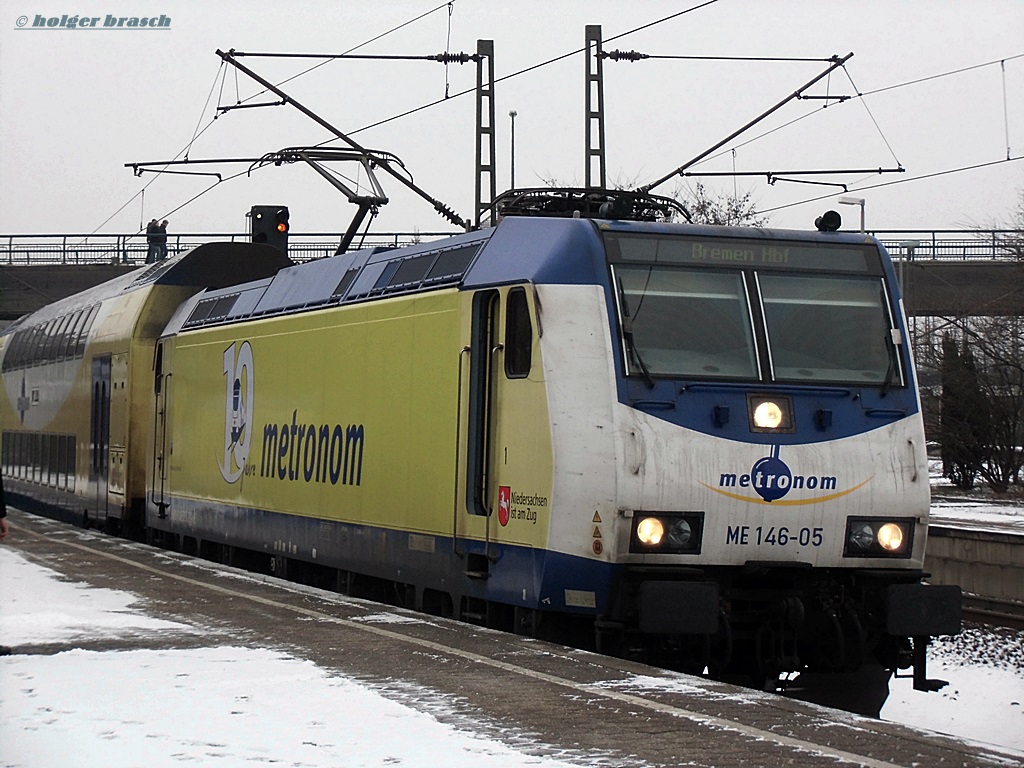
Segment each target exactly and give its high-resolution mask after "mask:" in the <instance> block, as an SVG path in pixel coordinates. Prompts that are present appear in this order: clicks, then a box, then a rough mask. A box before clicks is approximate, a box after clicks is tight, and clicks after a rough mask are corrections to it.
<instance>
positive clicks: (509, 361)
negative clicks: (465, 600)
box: [460, 286, 533, 578]
mask: <svg viewBox="0 0 1024 768" xmlns="http://www.w3.org/2000/svg"><path fill="white" fill-rule="evenodd" d="M472 334H473V335H472V340H471V343H470V352H469V357H470V365H469V409H468V410H469V413H468V419H467V433H468V434H467V440H466V446H467V452H466V458H467V462H466V475H467V476H466V512H467V513H468V516H469V517H470V518H472V517H473V516H476V517H478V518H479V517H482V518H484V519H485V524H484V526H483V534H484V541H483V542H482V543H481V542H479V541H476V542H474V543H472V544H469V543H467V547H469V549H468V550H467V554H468V561H469V564H470V567H469V571H470V573H471V575H476V576H479V577H481V578H483V577H486V575H487V574H488V573H489V571H490V569H491V568H493V563H494V561H495V557H496V555H497V550H496V548H495V543H496V542H497V541H499V540H501V539H502V538H504V537H503V534H502V532H503V531H507V530H508V529H506V526H507V524H508V522H509V513H510V509H511V488H512V486H513V482H514V478H516V477H517V476H518V477H521V476H522V472H523V467H522V464H523V463H524V461H525V459H526V457H525V456H524V452H522V451H518V450H515V449H514V448H513V449H512V450H510V447H509V445H510V443H515V442H518V441H517V440H516V439H513V435H515V434H516V433H517V432H520V433H521V431H522V430H521V429H520V426H521V424H522V419H523V417H524V416H526V414H524V413H523V412H522V411H521V409H520V408H518V407H517V404H519V403H522V402H524V397H523V393H524V392H525V387H527V386H528V384H527V381H526V378H527V376H528V375H529V372H530V364H531V354H532V341H533V332H532V323H531V319H530V310H529V301H528V299H527V287H523V286H513V287H512V288H510V289H508V290H507V292H504V295H503V292H500V291H498V290H489V291H481V292H479V293H478V294H477V295H476V297H475V298H474V302H473V327H472ZM517 425H520V426H517ZM479 527H480V526H479V525H473V523H472V519H469V520H465V521H464V525H463V526H460V528H462V530H463V533H468V532H469V531H470V530H473V531H474V532H475V531H476V530H478V529H479ZM478 535H479V534H476V536H478Z"/></svg>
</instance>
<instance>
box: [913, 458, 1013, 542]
mask: <svg viewBox="0 0 1024 768" xmlns="http://www.w3.org/2000/svg"><path fill="white" fill-rule="evenodd" d="M928 474H929V477H930V479H931V489H932V503H931V518H932V521H933V522H936V523H940V524H942V525H968V526H970V527H971V528H974V529H977V530H988V531H997V532H1002V533H1016V534H1024V506H1022V504H1021V500H1020V499H1016V500H998V499H993V498H989V496H990V494H988V492H987V490H986V488H985V484H984V482H983V481H980V480H979V481H978V483H977V485H976V487H975V490H974V491H972V492H969V493H968V492H964V491H961V490H958V489H956V488H954V487H953V486H952V485H951V484H950V483H949V481H948V480H947V479H946V478H944V477H942V461H941V460H939V459H929V460H928Z"/></svg>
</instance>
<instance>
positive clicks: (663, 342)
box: [605, 233, 903, 386]
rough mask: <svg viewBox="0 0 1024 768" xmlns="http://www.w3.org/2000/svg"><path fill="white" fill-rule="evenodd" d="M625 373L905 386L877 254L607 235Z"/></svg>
mask: <svg viewBox="0 0 1024 768" xmlns="http://www.w3.org/2000/svg"><path fill="white" fill-rule="evenodd" d="M605 240H606V245H607V248H608V259H609V263H610V265H611V271H612V276H613V279H614V282H615V294H616V300H617V303H618V314H619V319H620V324H621V331H622V343H623V353H624V357H625V359H626V361H627V363H626V364H627V368H628V373H630V374H635V375H641V376H644V377H654V376H671V377H699V378H712V379H730V380H745V381H752V380H753V381H796V382H800V381H803V382H830V383H839V384H867V385H871V384H876V385H880V386H890V385H893V384H899V383H901V382H902V380H903V378H902V373H901V368H900V365H899V360H898V357H897V352H896V348H895V345H894V344H893V336H892V332H891V329H892V328H893V321H892V316H891V313H890V312H889V301H888V294H887V292H886V286H885V280H884V275H883V272H882V268H881V262H880V256H879V252H878V250H877V248H872V247H871V246H868V245H865V246H863V247H862V246H851V245H848V244H839V243H835V244H833V243H809V242H805V243H795V242H782V241H754V240H734V239H724V238H700V239H698V238H681V237H664V236H658V237H656V236H649V235H645V236H638V235H632V234H630V235H625V234H622V233H606V237H605Z"/></svg>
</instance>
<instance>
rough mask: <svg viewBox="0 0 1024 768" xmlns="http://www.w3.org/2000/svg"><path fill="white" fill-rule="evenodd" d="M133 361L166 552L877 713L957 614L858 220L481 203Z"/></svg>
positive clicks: (212, 308) (917, 419)
mask: <svg viewBox="0 0 1024 768" xmlns="http://www.w3.org/2000/svg"><path fill="white" fill-rule="evenodd" d="M608 213H609V212H608V211H605V214H608ZM139 332H140V329H139V326H138V325H136V326H133V328H132V329H131V330H130V331H129V330H128V329H126V333H129V334H132V333H135V334H137V333H139ZM9 337H10V334H8V335H7V337H6V338H8V339H9ZM89 343H92V341H91V340H90V342H89ZM9 349H10V344H9V343H6V344H5V345H4V347H3V354H4V355H5V357H6V355H7V354H9V352H8V350H9ZM97 349H101V348H100V347H97ZM147 352H148V350H143V351H142V352H141V354H143V355H145V354H146V353H147ZM88 354H89V353H88V344H87V345H86V353H85V357H86V358H88ZM145 363H146V365H148V366H149V370H150V371H151V373H152V378H151V381H150V383H149V386H148V387H139V388H138V390H137V391H135V392H134V393H133V397H134V396H137V407H135V408H133V409H132V410H131V412H130V415H129V418H134V419H138V420H139V421H140V422H144V423H145V430H146V435H147V438H146V440H145V450H146V456H145V458H144V459H143V461H144V467H143V469H142V470H141V471H143V472H144V474H145V477H146V490H145V494H144V496H142V497H141V498H136V499H133V500H131V501H132V503H135V504H136V506H137V508H139V509H142V510H144V512H143V515H144V520H143V522H142V527H143V528H144V530H145V531H146V532H147V535H148V536H149V537H150V538H152V539H153V540H155V541H158V542H161V543H164V544H166V545H169V546H174V547H177V548H181V549H184V550H186V551H195V552H199V553H202V554H207V555H216V556H220V557H223V558H225V559H228V560H231V561H234V562H244V563H246V564H252V565H255V566H256V567H265V566H266V565H267V564H272V565H273V567H274V569H275V572H278V573H284V574H286V575H289V576H291V577H295V578H300V579H304V580H311V581H317V583H328V584H330V585H331V586H339V587H341V588H344V589H348V590H349V591H353V592H361V593H364V594H370V595H372V596H376V597H380V598H383V599H390V600H393V601H395V602H399V603H401V604H404V605H408V606H410V607H415V608H418V609H421V610H426V611H431V612H435V613H440V614H445V615H452V616H456V617H458V618H462V619H466V620H471V621H477V622H480V623H487V624H490V625H493V626H497V627H502V628H506V629H511V630H514V631H518V632H524V633H532V634H538V635H541V636H546V637H552V638H555V639H559V640H569V641H571V642H581V643H584V644H592V645H593V646H595V647H596V648H597V649H598V650H601V651H604V652H609V653H617V654H623V655H629V656H635V657H638V658H643V659H645V660H649V661H653V662H656V663H659V664H664V665H668V666H672V667H675V668H679V669H684V670H689V671H693V672H698V673H699V672H703V671H705V670H708V671H709V672H710V673H712V674H714V675H716V676H719V677H723V678H730V679H740V680H745V681H748V682H749V681H755V682H756V683H757V684H759V685H761V684H767V685H771V684H773V682H774V681H776V680H778V679H779V678H780V676H783V677H784V676H787V675H789V673H801V674H802V675H803V676H804V679H805V680H806V679H814V678H822V679H825V680H830V681H838V682H831V683H825V684H824V688H825V689H828V688H830V687H831V689H833V690H838V691H839V694H840V696H839V698H838V701H839V703H842V704H844V705H847V706H850V705H852V706H853V707H854V708H857V709H861V710H863V711H869V712H874V713H877V711H878V708H879V707H880V705H881V702H882V701H884V696H885V692H886V691H887V684H888V677H889V674H890V673H891V672H894V671H895V670H897V669H899V668H907V667H911V666H912V667H913V669H914V677H915V684H917V685H918V686H919V687H928V686H929V685H931V684H932V682H933V681H928V680H927V679H926V675H925V658H924V648H925V646H926V644H927V641H928V637H929V636H931V635H935V634H947V633H953V632H956V631H958V629H959V590H958V589H956V588H947V587H937V586H928V585H926V584H924V581H923V580H924V578H925V576H926V574H924V573H923V571H922V567H923V561H924V552H925V544H926V537H927V524H928V509H929V488H928V474H927V469H926V454H925V442H924V431H923V425H922V419H921V412H920V403H919V399H918V395H917V390H916V381H915V374H914V368H913V362H912V359H911V354H910V349H909V343H908V338H907V335H906V325H905V319H904V316H903V312H902V305H901V301H900V297H899V290H898V286H897V283H896V280H895V276H894V274H893V270H892V266H891V263H890V261H889V259H888V257H887V255H886V253H885V250H884V249H883V248H882V247H881V245H880V244H879V243H878V242H877V241H876V240H874V239H873V238H871V237H868V236H865V235H861V234H856V235H855V234H847V233H839V232H802V231H800V232H798V231H785V230H770V229H759V228H728V227H703V226H691V225H682V224H667V223H656V222H651V221H631V220H616V219H611V218H598V219H591V218H586V217H582V218H570V217H559V216H549V217H529V216H516V215H507V216H505V218H503V219H502V220H501V221H500V222H499V223H498V224H497V226H495V227H492V228H488V229H484V230H481V231H476V232H470V233H467V234H464V235H457V236H455V237H452V238H450V239H447V240H442V241H438V242H432V243H423V244H418V245H414V246H411V247H407V248H400V249H391V250H379V249H377V250H368V251H357V252H350V253H344V254H340V255H338V256H335V257H333V258H330V259H323V260H319V261H315V262H310V263H307V264H301V265H295V266H285V267H284V268H282V269H280V271H277V272H276V274H274V275H273V276H265V275H264V276H259V277H258V278H255V279H252V280H250V281H249V282H243V283H240V284H237V285H230V286H223V287H220V288H215V289H208V290H206V291H203V292H200V293H197V294H196V295H194V296H192V297H191V298H188V299H186V300H185V301H183V302H182V303H181V304H180V306H178V307H177V309H176V310H175V311H174V313H173V316H172V317H171V319H170V321H169V322H168V323H167V325H166V327H165V328H164V329H163V331H162V332H161V333H159V334H158V338H155V339H154V342H153V347H152V355H150V356H149V357H148V358H147V359H146V360H145ZM7 368H8V367H7V365H6V363H5V364H4V378H5V384H7V386H6V389H7V391H8V398H7V402H4V403H3V406H2V407H3V409H4V410H3V412H2V415H3V419H4V454H3V455H4V462H5V467H6V466H7V465H8V464H9V463H10V464H12V465H13V466H14V467H15V468H17V467H23V466H25V465H26V464H28V463H31V457H28V458H26V455H25V454H24V453H23V450H22V448H23V443H24V442H25V441H24V440H23V439H21V438H19V437H17V433H18V432H19V427H18V423H17V416H16V414H17V413H18V412H17V410H16V409H15V407H14V406H15V401H16V399H12V393H14V394H16V392H17V386H16V384H12V383H11V382H12V381H13V380H12V379H9V376H8V370H7ZM12 387H13V389H12ZM87 391H88V390H87V389H82V388H80V387H79V388H73V389H72V390H71V393H70V395H69V397H75V396H76V395H75V393H78V394H77V397H78V398H79V399H80V400H82V401H83V402H84V398H85V394H84V393H85V392H87ZM81 404H82V403H81V402H80V403H79V404H78V405H79V406H81ZM64 407H68V408H73V407H74V404H71V403H68V404H66V405H65V406H64ZM51 410H53V411H54V412H55V413H56V412H58V411H59V410H60V409H59V408H57V407H56V405H55V406H54V407H53V408H52V409H51ZM41 428H43V429H54V428H55V426H54V425H52V424H49V423H48V424H47V425H42V426H41ZM9 433H14V434H15V436H14V438H13V441H12V438H11V437H9ZM77 440H78V442H79V445H80V446H81V448H80V450H82V451H84V450H85V446H86V445H87V444H88V443H87V436H86V435H84V434H80V435H78V437H77ZM9 444H12V445H14V446H15V447H14V448H11V449H10V450H9V449H8V445H9ZM15 476H16V477H18V478H19V480H20V481H21V482H19V483H12V486H14V490H16V491H17V492H20V493H25V494H28V495H31V494H32V493H33V491H34V490H35V489H36V487H37V486H38V485H39V483H38V481H37V480H36V475H34V474H33V473H32V472H28V473H26V472H24V471H21V472H18V471H17V470H16V471H15ZM137 493H142V492H141V491H137ZM128 503H129V502H128V501H127V500H126V504H128ZM261 564H262V565H261ZM855 688H862V689H864V690H865V691H866V692H867V693H866V695H867V699H865V701H866V702H867V703H861V702H854V701H852V698H851V697H853V696H854V695H855V694H854V693H853V691H854V689H855ZM819 690H821V688H819Z"/></svg>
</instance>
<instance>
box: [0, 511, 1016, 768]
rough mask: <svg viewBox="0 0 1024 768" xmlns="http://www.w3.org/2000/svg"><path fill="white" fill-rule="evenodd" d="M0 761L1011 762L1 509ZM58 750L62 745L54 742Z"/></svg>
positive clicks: (976, 746)
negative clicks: (5, 649) (3, 649)
mask: <svg viewBox="0 0 1024 768" xmlns="http://www.w3.org/2000/svg"><path fill="white" fill-rule="evenodd" d="M11 527H12V536H11V538H10V539H9V540H8V542H7V543H5V544H4V545H3V546H2V547H0V568H2V575H0V643H3V644H4V645H10V646H13V650H14V655H11V656H5V657H0V681H2V684H0V710H2V711H3V712H4V716H3V718H2V720H0V763H2V764H3V765H8V766H34V765H46V764H55V763H54V762H53V760H58V759H60V758H61V757H64V758H69V756H73V758H74V759H73V760H72V762H73V763H74V764H75V765H78V766H92V765H96V766H100V765H104V766H105V765H115V764H116V765H135V764H140V765H141V764H146V765H148V766H163V765H168V766H169V765H177V764H180V762H181V761H182V760H190V761H198V762H199V763H200V764H204V765H214V766H216V765H225V766H227V765H232V766H234V765H244V764H257V763H258V764H264V763H281V764H284V765H301V766H336V765H394V764H405V765H417V766H428V767H429V766H434V765H438V766H440V765H445V766H462V765H466V766H474V768H491V766H502V767H503V768H504V766H517V765H540V766H569V765H589V766H613V765H614V766H646V765H699V766H716V767H724V766H744V768H748V767H749V766H763V767H765V768H767V767H769V766H783V765H785V766H829V768H834V766H836V765H862V766H872V767H877V768H881V767H883V766H920V765H927V766H954V765H955V766H1007V765H1020V764H1022V763H1024V753H1021V752H1015V751H1011V750H1001V749H999V748H996V747H992V746H989V745H985V744H981V743H975V742H969V741H965V740H962V739H956V738H953V737H949V736H944V735H940V734H936V733H931V732H926V731H921V730H915V729H912V728H909V727H906V726H902V725H898V724H895V723H891V722H883V721H876V720H869V719H865V718H860V717H857V716H854V715H850V714H848V713H845V712H839V711H835V710H829V709H826V708H823V707H817V706H814V705H810V704H805V703H801V702H798V701H793V700H790V699H786V698H782V697H779V696H775V695H771V694H765V693H758V692H753V691H749V690H745V689H740V688H735V687H731V686H727V685H723V684H719V683H712V682H708V681H705V680H701V679H698V678H693V677H687V676H684V675H678V674H674V673H667V672H664V671H662V670H657V669H654V668H651V667H647V666H644V665H641V664H637V663H632V662H628V661H622V660H616V659H610V658H606V657H602V656H597V655H594V654H590V653H586V652H583V651H579V650H572V649H566V648H562V647H559V646H554V645H550V644H546V643H542V642H538V641H535V640H531V639H527V638H523V637H518V636H515V635H509V634H501V633H497V632H492V631H489V630H484V629H480V628H478V627H474V626H470V625H466V624H460V623H457V622H453V621H449V620H445V619H440V618H435V617H431V616H425V615H421V614H415V613H411V612H408V611H403V610H399V609H394V608H389V607H384V606H381V605H379V604H375V603H370V602H367V601H362V600H357V599H353V598H348V597H343V596H338V595H334V594H331V593H327V592H323V591H320V590H315V589H311V588H307V587H302V586H298V585H295V584H290V583H287V582H283V581H279V580H276V579H272V578H266V577H261V576H255V575H252V574H248V573H244V572H241V571H237V570H234V569H230V568H226V567H223V566H219V565H215V564H212V563H208V562H205V561H202V560H197V559H195V558H192V557H186V556H182V555H177V554H173V553H168V552H164V551H161V550H155V549H151V548H149V547H145V546H143V545H138V544H133V543H130V542H127V541H124V540H121V539H116V538H111V537H107V536H104V535H101V534H98V533H94V532H89V531H82V530H79V529H73V528H69V527H67V526H65V525H62V524H60V523H56V522H53V521H50V520H47V519H44V518H40V517H35V516H32V515H28V514H24V513H21V512H20V511H17V510H15V511H12V512H11ZM65 764H67V762H66V760H65Z"/></svg>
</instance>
